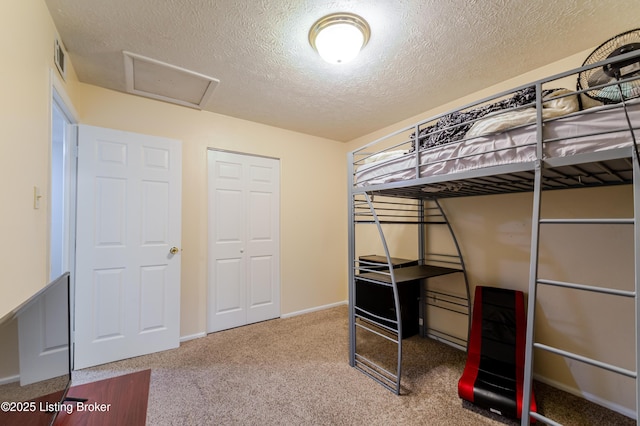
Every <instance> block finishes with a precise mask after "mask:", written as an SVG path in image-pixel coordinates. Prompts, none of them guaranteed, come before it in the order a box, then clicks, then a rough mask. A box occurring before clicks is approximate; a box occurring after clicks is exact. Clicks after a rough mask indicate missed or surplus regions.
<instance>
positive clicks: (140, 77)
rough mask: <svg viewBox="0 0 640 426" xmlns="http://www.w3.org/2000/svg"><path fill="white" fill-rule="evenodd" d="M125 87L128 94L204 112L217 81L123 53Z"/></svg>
mask: <svg viewBox="0 0 640 426" xmlns="http://www.w3.org/2000/svg"><path fill="white" fill-rule="evenodd" d="M122 53H123V55H124V68H125V84H126V90H127V92H128V93H131V94H134V95H139V96H144V97H147V98H152V99H156V100H160V101H165V102H170V103H173V104H178V105H182V106H186V107H189V108H195V109H203V108H204V106H205V105H206V104H207V103H208V102H209V100H210V99H211V97H212V95H213V92H214V91H215V89H216V87H217V86H218V84H219V83H220V80H218V79H216V78H213V77H209V76H206V75H204V74H200V73H197V72H194V71H190V70H187V69H184V68H181V67H178V66H175V65H171V64H167V63H165V62H161V61H158V60H155V59H152V58H147V57H145V56H141V55H137V54H135V53H131V52H127V51H124V52H122Z"/></svg>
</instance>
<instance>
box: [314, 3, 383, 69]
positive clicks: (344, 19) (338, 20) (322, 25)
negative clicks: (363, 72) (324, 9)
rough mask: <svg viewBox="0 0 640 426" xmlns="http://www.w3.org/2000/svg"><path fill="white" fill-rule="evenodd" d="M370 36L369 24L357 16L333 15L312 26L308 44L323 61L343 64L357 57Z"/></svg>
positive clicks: (346, 14) (319, 20)
mask: <svg viewBox="0 0 640 426" xmlns="http://www.w3.org/2000/svg"><path fill="white" fill-rule="evenodd" d="M370 35H371V29H370V28H369V24H367V21H365V20H364V19H362V18H361V17H359V16H358V15H354V14H351V13H334V14H331V15H327V16H325V17H324V18H320V19H318V20H317V21H316V23H315V24H313V26H312V27H311V30H310V31H309V43H311V46H313V48H314V49H315V50H316V51H317V52H318V54H319V55H320V57H322V59H324V60H325V61H327V62H329V63H331V64H344V63H346V62H349V61H350V60H352V59H353V58H355V57H356V56H357V55H358V53H359V52H360V49H362V48H363V47H364V46H365V45H366V44H367V42H368V41H369V36H370Z"/></svg>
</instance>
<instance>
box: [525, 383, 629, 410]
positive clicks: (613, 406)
mask: <svg viewBox="0 0 640 426" xmlns="http://www.w3.org/2000/svg"><path fill="white" fill-rule="evenodd" d="M533 377H534V379H536V380H537V381H539V382H542V383H545V384H547V385H549V386H552V387H554V388H556V389H560V390H561V391H564V392H566V393H569V394H571V395H575V396H577V397H580V398H583V399H586V400H587V401H590V402H593V403H594V404H598V405H600V406H602V407H605V408H608V409H609V410H611V411H615V412H616V413H620V414H622V415H623V416H627V417H629V418H631V419H634V420H638V419H637V418H636V412H635V411H633V410H632V409H630V408H628V407H623V406H622V405H619V404H616V403H615V402H612V401H609V400H606V399H602V398H601V397H599V396H597V395H593V394H591V393H588V392H583V391H580V390H579V389H576V388H573V387H570V386H567V385H565V384H563V383H560V382H556V381H555V380H551V379H548V378H546V377H543V376H540V375H538V374H534V375H533Z"/></svg>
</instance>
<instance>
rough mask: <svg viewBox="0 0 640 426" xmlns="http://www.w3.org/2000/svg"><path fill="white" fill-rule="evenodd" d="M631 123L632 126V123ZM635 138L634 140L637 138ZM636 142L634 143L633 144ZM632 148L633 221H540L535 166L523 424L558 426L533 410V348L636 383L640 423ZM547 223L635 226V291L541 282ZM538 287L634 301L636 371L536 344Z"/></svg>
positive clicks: (639, 166) (637, 171)
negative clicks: (542, 241) (542, 242)
mask: <svg viewBox="0 0 640 426" xmlns="http://www.w3.org/2000/svg"><path fill="white" fill-rule="evenodd" d="M629 124H631V123H629ZM630 127H632V126H630ZM634 139H635V138H634ZM634 142H635V141H634ZM630 149H631V155H630V157H631V162H632V164H633V218H622V219H620V218H603V219H588V218H584V219H582V218H581V219H543V218H541V207H542V199H541V197H542V188H541V181H542V177H541V176H542V167H543V165H544V164H543V162H542V161H540V164H539V165H537V166H536V182H535V190H534V200H533V201H534V202H533V204H534V205H533V218H532V233H531V260H530V268H529V300H528V309H527V333H526V344H525V370H524V383H523V396H522V407H523V409H522V418H521V425H522V426H528V425H529V424H530V421H531V418H533V419H536V420H539V421H542V422H544V423H545V424H549V425H559V423H557V422H555V421H554V420H553V419H550V418H548V417H546V416H544V415H542V414H540V413H535V412H532V411H531V395H532V386H533V362H534V354H533V349H534V348H537V349H540V350H543V351H547V352H550V353H553V354H556V355H559V356H561V357H565V358H569V359H573V360H576V361H579V362H582V363H584V364H588V365H592V366H594V367H597V368H600V369H604V370H607V371H610V372H613V373H616V374H620V375H623V376H626V377H629V378H631V379H634V380H635V383H636V398H635V402H636V420H638V410H639V407H640V380H638V368H639V367H640V355H639V354H640V337H639V336H638V330H640V316H639V312H640V303H639V299H638V290H639V289H640V227H639V226H638V218H640V161H639V158H640V157H639V156H638V151H637V149H638V147H637V145H636V144H635V143H634V146H633V147H631V148H630ZM545 224H565V225H572V224H593V225H603V224H609V225H631V226H633V229H634V230H633V235H634V237H633V238H634V261H635V265H634V285H633V288H634V290H633V291H624V290H616V289H611V288H606V287H599V286H590V285H584V284H580V283H568V282H561V281H556V280H549V279H541V278H539V276H538V266H539V245H540V227H541V225H545ZM538 285H547V286H555V287H562V288H567V289H573V290H578V291H587V292H596V293H601V294H608V295H612V296H619V297H626V298H632V299H634V311H635V324H634V330H635V331H634V333H633V335H634V338H635V371H631V370H629V369H626V368H621V367H619V366H616V365H613V364H610V363H606V362H602V361H599V360H597V359H593V358H589V357H585V356H582V355H580V354H577V353H575V352H570V351H566V350H562V349H559V348H556V347H552V346H549V345H545V344H542V343H538V342H536V341H535V306H536V303H537V293H538V291H537V290H538Z"/></svg>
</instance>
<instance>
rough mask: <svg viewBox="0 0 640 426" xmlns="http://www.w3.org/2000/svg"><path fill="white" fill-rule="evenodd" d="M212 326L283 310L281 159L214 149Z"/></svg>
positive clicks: (245, 321) (249, 320)
mask: <svg viewBox="0 0 640 426" xmlns="http://www.w3.org/2000/svg"><path fill="white" fill-rule="evenodd" d="M208 162H209V164H208V166H209V168H208V170H209V220H208V222H209V237H208V238H209V284H208V326H207V330H208V332H214V331H220V330H225V329H228V328H232V327H237V326H241V325H246V324H251V323H254V322H258V321H264V320H268V319H272V318H278V317H279V316H280V161H279V160H277V159H273V158H265V157H255V156H251V155H245V154H237V153H230V152H223V151H214V150H210V151H209V153H208Z"/></svg>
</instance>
